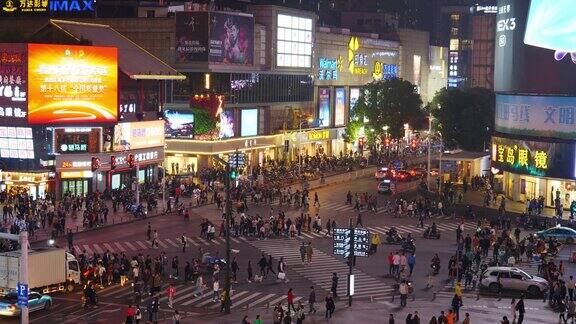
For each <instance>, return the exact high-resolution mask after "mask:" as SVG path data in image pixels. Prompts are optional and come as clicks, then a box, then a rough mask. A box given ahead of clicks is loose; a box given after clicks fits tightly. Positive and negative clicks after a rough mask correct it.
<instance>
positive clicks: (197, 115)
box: [192, 108, 216, 134]
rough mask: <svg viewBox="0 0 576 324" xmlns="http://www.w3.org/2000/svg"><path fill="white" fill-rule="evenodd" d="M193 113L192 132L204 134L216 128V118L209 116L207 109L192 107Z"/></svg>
mask: <svg viewBox="0 0 576 324" xmlns="http://www.w3.org/2000/svg"><path fill="white" fill-rule="evenodd" d="M192 113H193V114H194V132H195V133H196V134H206V133H209V132H211V131H213V130H215V129H216V120H214V118H212V117H211V116H210V114H209V113H208V111H206V110H205V109H201V108H192Z"/></svg>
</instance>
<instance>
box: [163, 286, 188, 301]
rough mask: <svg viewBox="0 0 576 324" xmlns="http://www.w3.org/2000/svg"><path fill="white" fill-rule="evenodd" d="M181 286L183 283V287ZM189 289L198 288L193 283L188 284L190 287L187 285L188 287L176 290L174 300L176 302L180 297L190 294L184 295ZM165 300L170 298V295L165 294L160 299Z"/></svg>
mask: <svg viewBox="0 0 576 324" xmlns="http://www.w3.org/2000/svg"><path fill="white" fill-rule="evenodd" d="M181 287H182V285H180V288H181ZM189 290H196V286H194V285H191V286H188V287H186V288H182V289H177V290H176V294H175V295H174V300H173V302H176V300H177V299H178V298H179V297H184V296H188V295H189V294H186V295H184V292H186V291H189ZM192 294H193V293H192ZM165 300H168V296H164V297H162V298H160V301H165Z"/></svg>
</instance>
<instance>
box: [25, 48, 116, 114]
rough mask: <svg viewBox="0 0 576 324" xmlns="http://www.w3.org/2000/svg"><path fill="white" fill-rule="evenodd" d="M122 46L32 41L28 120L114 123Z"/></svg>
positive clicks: (29, 66) (29, 61)
mask: <svg viewBox="0 0 576 324" xmlns="http://www.w3.org/2000/svg"><path fill="white" fill-rule="evenodd" d="M117 121H118V50H117V49H116V48H114V47H96V46H77V45H54V44H28V123H29V124H35V125H65V124H92V125H93V124H115V123H116V122H117Z"/></svg>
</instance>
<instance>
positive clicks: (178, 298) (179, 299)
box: [174, 287, 212, 303]
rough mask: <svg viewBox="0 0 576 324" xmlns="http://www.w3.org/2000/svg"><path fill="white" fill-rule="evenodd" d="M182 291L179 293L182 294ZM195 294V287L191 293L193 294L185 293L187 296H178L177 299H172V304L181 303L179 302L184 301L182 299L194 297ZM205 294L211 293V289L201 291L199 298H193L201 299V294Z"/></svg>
mask: <svg viewBox="0 0 576 324" xmlns="http://www.w3.org/2000/svg"><path fill="white" fill-rule="evenodd" d="M184 290H186V289H183V290H182V291H184ZM182 291H181V292H180V293H182ZM195 292H196V287H194V291H193V292H191V293H187V294H185V295H182V296H179V297H177V298H174V302H175V303H176V302H179V301H181V300H184V299H186V298H188V297H190V296H194V293H195ZM206 292H208V293H212V291H211V289H209V288H206V289H202V290H201V291H200V296H198V297H195V298H201V297H202V293H206Z"/></svg>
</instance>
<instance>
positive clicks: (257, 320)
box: [253, 314, 262, 324]
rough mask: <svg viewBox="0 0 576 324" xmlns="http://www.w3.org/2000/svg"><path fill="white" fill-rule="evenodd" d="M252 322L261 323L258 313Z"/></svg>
mask: <svg viewBox="0 0 576 324" xmlns="http://www.w3.org/2000/svg"><path fill="white" fill-rule="evenodd" d="M253 324H262V319H260V314H257V315H256V319H254V323H253Z"/></svg>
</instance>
